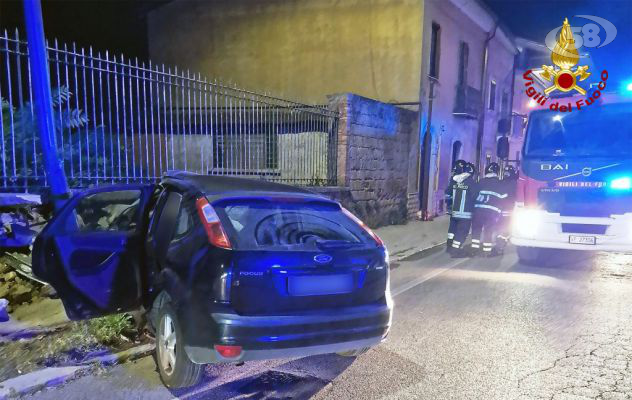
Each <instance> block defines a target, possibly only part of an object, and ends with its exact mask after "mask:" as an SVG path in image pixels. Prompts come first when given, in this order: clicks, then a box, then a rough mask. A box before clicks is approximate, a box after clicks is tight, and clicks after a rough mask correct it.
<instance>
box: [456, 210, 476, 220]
mask: <svg viewBox="0 0 632 400" xmlns="http://www.w3.org/2000/svg"><path fill="white" fill-rule="evenodd" d="M452 216H453V217H454V218H461V219H470V218H472V213H471V212H462V211H452Z"/></svg>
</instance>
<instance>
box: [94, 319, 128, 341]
mask: <svg viewBox="0 0 632 400" xmlns="http://www.w3.org/2000/svg"><path fill="white" fill-rule="evenodd" d="M88 332H90V334H91V335H92V336H94V338H95V339H96V340H97V342H99V343H102V344H116V343H118V342H120V341H121V337H122V336H125V335H129V334H131V333H133V332H134V324H133V322H132V317H131V316H130V315H129V314H115V315H108V316H106V317H101V318H95V319H91V320H89V321H88Z"/></svg>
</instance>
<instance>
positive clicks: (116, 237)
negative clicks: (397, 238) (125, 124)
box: [33, 173, 393, 388]
mask: <svg viewBox="0 0 632 400" xmlns="http://www.w3.org/2000/svg"><path fill="white" fill-rule="evenodd" d="M33 272H34V273H35V275H36V276H37V277H39V278H40V279H42V280H45V281H47V282H49V283H50V284H51V285H52V286H53V287H54V288H55V290H56V291H57V293H58V294H59V296H60V298H61V299H62V301H63V303H64V307H65V309H66V313H67V314H68V316H69V318H71V319H73V320H80V319H86V318H92V317H98V316H102V315H106V314H110V313H118V312H124V311H131V310H139V309H140V310H144V311H145V312H146V315H147V320H148V324H149V326H150V329H153V331H154V332H155V335H156V361H157V365H158V370H159V372H160V376H161V378H162V380H163V382H164V384H165V385H166V386H168V387H171V388H177V387H186V386H191V385H193V384H195V383H196V382H198V380H199V378H200V376H201V374H202V371H203V365H204V364H209V363H219V362H222V363H224V362H234V363H240V362H243V361H249V360H261V359H269V358H285V357H304V356H309V355H315V354H324V353H339V354H341V355H347V356H354V355H358V354H360V353H362V352H364V351H366V349H368V348H370V347H372V346H375V345H377V344H379V343H380V342H381V341H382V340H383V339H384V338H385V337H386V335H387V333H388V330H389V327H390V325H391V318H392V308H393V303H392V299H391V295H390V290H389V265H388V253H387V251H386V248H385V246H384V245H383V243H382V241H381V240H380V239H379V237H377V235H375V233H373V232H372V231H371V230H370V229H369V228H368V227H367V226H366V225H364V224H363V223H362V221H360V220H359V219H357V218H356V217H355V216H353V214H351V213H350V212H348V211H347V210H345V209H344V208H342V207H341V206H340V204H338V203H337V202H335V201H332V200H329V199H327V198H324V197H322V196H320V195H318V194H315V193H313V192H310V191H308V190H305V189H300V188H296V187H292V186H287V185H282V184H277V183H271V182H265V181H255V180H248V179H240V178H232V177H218V176H203V175H195V174H190V173H172V174H168V175H167V176H166V177H165V178H164V179H162V181H161V182H160V183H159V184H146V185H143V184H139V185H134V184H129V185H127V184H126V185H115V186H110V187H98V188H93V189H88V190H85V191H83V192H80V193H78V194H76V195H75V196H74V197H73V198H72V199H71V200H69V201H68V202H67V203H66V205H65V206H64V208H63V209H62V210H61V211H60V212H59V213H57V215H56V216H55V217H54V218H53V219H52V220H51V221H50V222H49V223H48V225H47V226H46V227H45V228H44V229H43V230H42V232H41V233H40V234H39V235H38V236H37V238H36V240H35V243H34V247H33Z"/></svg>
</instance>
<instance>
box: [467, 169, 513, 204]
mask: <svg viewBox="0 0 632 400" xmlns="http://www.w3.org/2000/svg"><path fill="white" fill-rule="evenodd" d="M507 188H508V185H507V184H506V183H505V182H503V181H501V180H500V179H498V175H496V174H487V175H485V177H484V178H483V179H481V180H480V181H479V182H478V185H477V186H476V191H477V195H476V202H475V204H474V207H475V208H477V209H487V210H490V211H493V212H496V213H498V214H502V212H503V210H504V209H505V207H506V206H507V202H508V200H507V199H508V198H509V193H507V192H508V191H507Z"/></svg>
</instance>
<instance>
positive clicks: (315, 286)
mask: <svg viewBox="0 0 632 400" xmlns="http://www.w3.org/2000/svg"><path fill="white" fill-rule="evenodd" d="M287 289H288V293H289V294H290V296H322V295H331V294H344V293H349V292H351V291H352V290H353V275H351V274H344V275H305V276H290V277H288V281H287Z"/></svg>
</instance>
